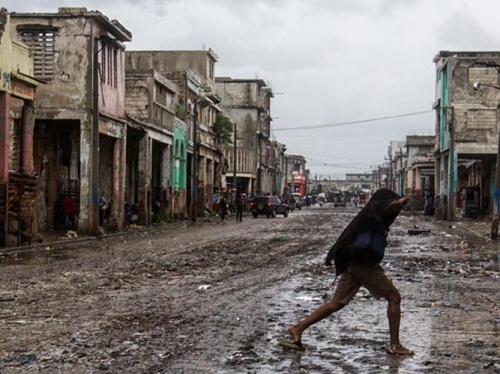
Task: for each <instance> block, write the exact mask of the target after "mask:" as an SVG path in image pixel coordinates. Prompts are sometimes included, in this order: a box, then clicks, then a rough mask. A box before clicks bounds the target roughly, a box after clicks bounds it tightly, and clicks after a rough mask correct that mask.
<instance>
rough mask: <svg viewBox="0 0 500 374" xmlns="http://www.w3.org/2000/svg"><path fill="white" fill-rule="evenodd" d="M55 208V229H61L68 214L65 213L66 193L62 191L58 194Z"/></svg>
mask: <svg viewBox="0 0 500 374" xmlns="http://www.w3.org/2000/svg"><path fill="white" fill-rule="evenodd" d="M54 208H55V210H54V229H55V230H61V229H62V228H64V226H65V224H66V216H65V215H64V194H63V193H60V194H59V195H58V196H57V200H56V204H55V207H54Z"/></svg>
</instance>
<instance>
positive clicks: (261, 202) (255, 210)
mask: <svg viewBox="0 0 500 374" xmlns="http://www.w3.org/2000/svg"><path fill="white" fill-rule="evenodd" d="M251 211H252V216H253V217H254V218H257V217H258V216H260V215H266V217H268V218H269V217H273V218H274V217H276V216H277V215H278V214H283V216H284V217H288V213H289V212H290V207H289V206H288V204H285V203H283V202H282V201H281V199H280V198H279V197H278V196H257V197H255V198H254V199H253V201H252V205H251Z"/></svg>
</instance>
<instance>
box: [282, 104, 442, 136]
mask: <svg viewBox="0 0 500 374" xmlns="http://www.w3.org/2000/svg"><path fill="white" fill-rule="evenodd" d="M431 112H434V110H432V109H430V110H423V111H420V112H412V113H404V114H396V115H393V116H386V117H378V118H370V119H362V120H358V121H349V122H337V123H328V124H323V125H313V126H297V127H288V128H284V127H282V128H277V129H276V128H274V129H272V131H290V130H309V129H322V128H326V127H338V126H347V125H355V124H358V123H366V122H375V121H382V120H386V119H393V118H401V117H410V116H417V115H419V114H424V113H431Z"/></svg>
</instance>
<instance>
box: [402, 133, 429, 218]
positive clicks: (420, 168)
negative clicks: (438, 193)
mask: <svg viewBox="0 0 500 374" xmlns="http://www.w3.org/2000/svg"><path fill="white" fill-rule="evenodd" d="M434 140H435V137H434V136H423V135H408V136H407V137H406V142H405V148H406V155H407V169H406V177H405V191H404V192H405V195H409V194H411V195H412V196H413V198H414V201H413V203H414V209H418V210H422V209H423V207H424V199H425V192H426V191H429V190H434V173H435V169H434V168H435V164H434Z"/></svg>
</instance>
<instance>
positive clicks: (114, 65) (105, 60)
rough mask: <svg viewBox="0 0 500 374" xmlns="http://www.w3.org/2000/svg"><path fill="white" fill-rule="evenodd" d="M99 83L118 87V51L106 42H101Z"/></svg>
mask: <svg viewBox="0 0 500 374" xmlns="http://www.w3.org/2000/svg"><path fill="white" fill-rule="evenodd" d="M101 81H102V83H105V84H108V85H110V86H111V87H118V49H117V48H115V47H114V46H113V45H112V44H110V43H106V42H102V48H101Z"/></svg>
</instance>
